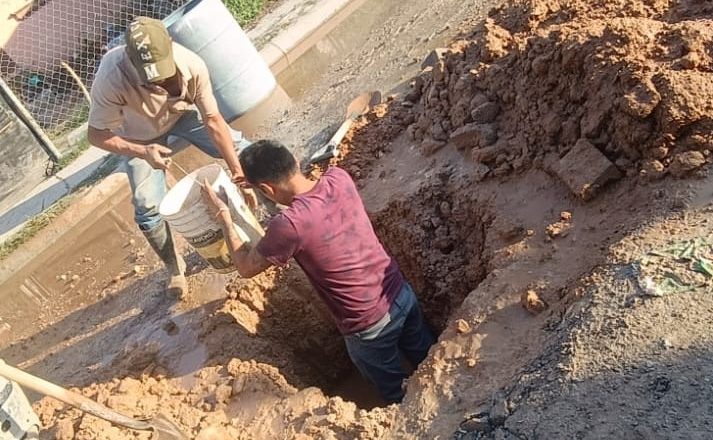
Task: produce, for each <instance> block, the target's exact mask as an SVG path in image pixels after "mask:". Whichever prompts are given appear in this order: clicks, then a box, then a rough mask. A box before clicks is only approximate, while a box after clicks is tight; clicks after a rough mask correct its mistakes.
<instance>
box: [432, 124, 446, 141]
mask: <svg viewBox="0 0 713 440" xmlns="http://www.w3.org/2000/svg"><path fill="white" fill-rule="evenodd" d="M431 136H433V139H435V140H437V141H444V142H445V141H446V140H448V135H447V134H446V131H445V130H444V129H443V126H442V125H441V123H440V122H436V123H434V124H433V125H432V126H431Z"/></svg>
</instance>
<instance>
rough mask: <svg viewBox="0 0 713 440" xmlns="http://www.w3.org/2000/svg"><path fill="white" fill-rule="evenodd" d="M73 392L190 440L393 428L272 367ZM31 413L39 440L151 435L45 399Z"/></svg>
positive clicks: (384, 414) (382, 414) (248, 366)
mask: <svg viewBox="0 0 713 440" xmlns="http://www.w3.org/2000/svg"><path fill="white" fill-rule="evenodd" d="M79 391H80V392H81V393H82V394H84V395H85V396H87V397H90V398H92V399H95V400H97V401H98V402H99V403H101V404H104V405H107V406H108V407H110V408H112V409H114V410H116V411H120V412H122V413H124V414H126V415H129V416H132V417H136V418H140V417H146V416H155V415H156V414H159V413H160V414H162V415H164V416H166V417H167V418H168V419H170V420H172V421H174V422H175V423H177V424H178V426H179V427H180V428H181V429H183V430H184V432H185V433H186V434H187V435H189V436H190V438H196V439H202V440H208V439H210V440H221V439H226V440H227V439H255V438H297V439H307V438H316V439H319V438H329V439H333V438H354V435H355V433H359V434H360V435H361V436H362V437H367V438H381V437H382V436H383V432H384V431H385V429H386V428H388V426H389V424H390V423H391V422H390V421H389V420H390V417H389V416H388V410H377V411H373V412H372V413H371V414H373V415H374V416H375V417H373V418H371V417H357V416H359V415H360V410H358V409H357V407H356V405H354V404H353V403H348V402H344V401H343V400H342V399H341V398H339V397H336V398H328V397H325V396H324V394H322V392H321V391H319V390H318V389H316V388H306V389H304V390H301V391H297V389H296V388H294V387H293V386H291V385H290V384H288V383H287V381H286V380H285V378H284V376H282V375H281V374H280V373H279V371H278V370H277V369H276V368H275V367H273V366H270V365H266V364H262V363H258V362H255V361H240V360H237V359H234V360H232V361H231V362H229V363H228V364H227V366H225V367H208V368H203V369H201V370H199V371H197V372H196V373H195V374H194V375H192V377H190V378H183V379H168V378H166V377H165V376H157V377H152V376H148V375H143V376H141V377H140V378H138V379H134V378H125V379H122V380H119V379H116V380H113V381H111V382H109V383H104V384H93V385H91V386H89V387H86V388H84V389H82V390H79ZM35 410H36V412H37V413H38V415H39V417H40V420H41V421H42V424H43V425H44V426H46V427H50V428H49V429H47V430H46V431H44V432H43V434H42V436H43V438H47V439H63V440H70V439H77V440H121V439H136V438H138V439H149V438H150V435H149V433H142V432H131V431H129V430H125V429H122V428H117V427H114V426H112V425H111V424H110V423H109V422H106V421H104V420H101V419H97V418H95V417H93V416H89V415H85V414H83V413H81V412H80V411H78V410H76V409H71V408H67V407H65V406H64V405H62V404H60V403H57V402H56V401H53V400H51V399H44V400H42V401H40V402H39V403H37V404H36V405H35ZM361 415H363V414H361ZM357 419H359V420H357ZM377 420H378V421H377ZM347 432H349V433H350V434H349V435H346V433H347ZM298 433H299V434H298ZM335 435H336V436H335Z"/></svg>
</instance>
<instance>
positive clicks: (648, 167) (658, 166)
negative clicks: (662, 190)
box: [640, 159, 666, 180]
mask: <svg viewBox="0 0 713 440" xmlns="http://www.w3.org/2000/svg"><path fill="white" fill-rule="evenodd" d="M665 173H666V168H665V167H664V165H663V164H662V163H661V162H659V161H658V160H655V159H652V160H646V161H644V163H643V164H641V172H640V174H641V175H642V176H643V177H646V178H648V179H652V180H656V179H660V178H662V177H663V176H664V174H665Z"/></svg>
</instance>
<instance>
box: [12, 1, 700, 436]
mask: <svg viewBox="0 0 713 440" xmlns="http://www.w3.org/2000/svg"><path fill="white" fill-rule="evenodd" d="M416 3H421V2H416ZM456 3H457V2H453V3H446V2H429V5H430V6H428V8H435V10H429V12H434V15H433V16H435V17H439V14H435V12H436V11H437V12H439V13H440V14H441V15H440V16H443V15H445V14H447V13H452V14H453V15H451V16H450V17H455V16H458V17H459V19H458V20H457V23H458V24H457V25H453V26H454V28H458V29H460V30H461V31H462V32H461V34H460V35H458V36H457V37H455V36H454V35H453V34H455V30H456V29H448V35H450V36H452V37H454V43H453V44H452V45H451V46H449V47H448V48H446V49H443V50H439V51H437V52H436V53H434V55H433V56H432V57H429V58H430V59H431V63H430V64H431V65H430V66H427V67H425V69H424V70H423V71H422V72H420V73H418V72H414V75H415V76H414V79H413V80H410V81H407V82H406V83H405V84H401V85H398V84H397V83H398V81H396V80H394V81H391V82H389V81H388V80H385V84H389V85H394V87H395V88H394V96H392V97H391V98H390V99H387V101H386V102H385V103H384V104H382V105H380V106H378V107H377V108H375V109H374V110H373V111H372V112H371V113H370V114H368V115H366V116H365V117H363V118H361V119H360V120H359V121H358V122H357V124H355V126H354V127H353V128H352V130H351V131H350V133H349V134H348V135H347V137H346V138H345V141H344V142H343V145H342V146H343V151H344V155H343V156H342V157H340V158H338V159H335V161H334V163H335V164H338V165H339V166H342V167H344V168H345V169H347V170H348V171H349V172H350V173H351V174H352V176H353V177H354V178H355V179H356V180H357V183H358V185H359V188H360V190H361V194H362V198H363V199H364V201H365V204H366V206H367V210H368V211H369V213H370V215H371V217H372V221H373V223H374V226H375V229H376V231H377V234H378V235H379V236H380V238H381V240H382V241H383V243H384V245H385V246H386V247H387V248H388V249H389V250H390V251H391V252H392V253H393V255H394V256H395V257H396V259H397V260H398V261H399V264H400V265H401V268H402V270H403V272H404V274H405V275H406V277H407V278H408V280H409V281H410V282H411V283H412V284H413V286H414V288H415V291H416V292H417V295H418V296H419V299H420V302H421V303H422V305H423V309H424V313H425V315H426V318H427V320H428V322H429V324H430V325H431V326H432V327H433V328H434V330H436V331H437V332H438V334H439V341H438V342H437V344H436V345H435V346H434V347H433V348H432V349H431V351H430V354H429V357H428V358H427V359H426V360H425V361H424V362H423V364H421V366H419V368H418V369H417V370H416V371H415V372H414V374H413V375H412V376H411V378H410V379H409V380H408V384H407V387H408V388H407V394H406V398H405V400H404V402H403V403H402V404H400V405H391V406H387V407H383V406H381V405H380V404H379V402H378V399H376V398H375V397H374V394H373V390H369V389H368V388H366V387H364V385H363V383H360V382H358V379H356V378H355V376H354V370H353V367H352V366H351V365H350V363H349V360H348V358H347V356H346V353H345V350H344V348H343V345H342V342H341V340H340V336H339V335H338V334H337V332H336V329H335V328H334V325H333V324H332V323H331V321H330V320H329V317H328V316H327V314H326V312H325V310H324V309H323V308H322V306H321V304H320V303H319V302H318V301H317V300H316V296H315V294H314V292H312V289H311V287H310V285H309V283H308V282H307V281H306V279H305V277H304V275H303V274H302V273H301V272H300V270H299V269H298V268H296V267H289V268H283V269H280V270H271V271H269V272H267V273H265V274H262V275H260V276H258V277H255V278H254V279H252V280H239V279H236V278H235V277H234V276H225V275H219V274H215V273H212V272H211V271H210V270H209V269H207V268H206V267H205V265H204V264H203V263H202V262H201V261H200V260H199V259H198V258H197V257H195V255H193V254H192V257H191V260H190V261H191V264H190V267H191V274H192V275H191V277H190V282H191V286H192V294H191V297H189V298H186V299H185V300H184V301H183V302H182V303H180V304H173V305H172V303H173V300H171V299H170V298H166V297H165V296H163V295H162V294H161V293H160V283H161V281H162V277H163V274H162V272H160V271H156V270H155V268H156V267H157V266H156V262H155V259H153V256H152V255H146V249H145V247H143V246H142V243H143V242H140V243H141V244H137V243H139V242H138V241H135V242H133V244H131V246H130V248H131V249H132V252H134V254H135V255H134V257H135V261H136V262H138V263H134V264H139V265H141V267H145V268H146V269H144V270H145V271H146V272H145V273H140V274H137V273H134V274H131V275H128V276H124V277H122V276H119V277H118V279H115V280H113V281H111V282H110V283H109V284H108V285H107V287H106V288H104V289H103V290H102V297H103V299H102V300H101V301H99V302H96V303H94V304H92V305H89V306H86V307H84V308H81V309H78V310H75V311H74V312H73V314H71V315H66V314H65V315H64V317H63V319H55V320H54V321H53V323H52V324H48V325H47V327H46V328H44V329H43V330H42V331H40V332H36V333H34V334H33V332H31V331H29V330H28V331H27V332H26V334H27V335H26V336H25V335H21V334H17V335H16V336H15V339H17V340H16V341H15V342H14V343H13V344H10V345H7V346H4V348H3V349H2V351H1V352H0V357H3V358H5V359H7V360H8V361H10V362H12V363H18V364H20V365H22V366H23V367H26V368H29V369H30V370H31V371H35V372H38V373H43V374H46V375H49V376H50V377H51V378H52V379H54V380H57V381H59V382H61V383H64V384H67V385H74V386H77V387H78V390H79V391H80V392H82V393H84V394H85V395H87V396H90V397H92V398H95V399H97V400H98V401H99V402H101V403H105V404H107V405H109V406H110V407H112V408H115V409H118V410H121V411H123V412H125V413H127V414H129V415H132V416H137V417H140V416H152V415H154V414H156V413H159V412H160V413H164V414H166V415H167V416H168V417H169V418H170V419H172V420H174V421H175V422H176V423H178V424H179V425H180V426H181V427H182V428H183V429H184V430H185V431H186V432H187V433H189V434H190V435H191V437H193V438H198V439H218V438H245V439H253V438H295V439H308V438H323V439H352V438H363V439H377V438H406V439H421V438H441V439H442V438H454V439H479V438H493V439H538V438H546V439H558V438H562V439H570V438H581V439H605V438H606V439H609V438H622V439H625V438H626V439H629V438H634V439H636V438H641V439H655V438H662V439H663V438H688V439H690V438H701V439H704V438H709V437H710V436H711V432H712V431H713V429H712V428H711V427H710V426H709V423H708V421H707V419H708V417H707V415H708V414H710V412H711V411H713V404H712V403H711V402H713V392H712V391H711V390H712V388H711V387H710V383H709V382H710V380H709V377H710V376H711V373H713V358H712V357H711V348H712V347H713V346H712V345H711V343H712V342H713V341H712V339H711V336H710V325H709V324H708V323H709V322H710V320H711V318H713V303H712V301H713V299H712V298H713V297H711V295H710V293H711V292H713V272H711V271H712V270H713V267H712V266H711V261H713V232H712V228H711V219H712V214H713V173H711V170H710V167H709V166H708V163H709V162H710V157H711V156H710V154H711V153H710V151H711V149H712V148H713V144H711V142H712V141H713V138H710V129H711V128H712V127H711V121H713V107H712V106H711V104H710V102H713V99H712V98H713V89H711V88H710V84H712V82H711V80H712V79H713V73H712V72H711V70H712V69H713V46H711V45H710V41H711V40H712V38H711V37H713V35H711V26H710V25H711V20H712V19H713V8H712V7H710V6H709V5H708V3H707V2H702V1H690V2H669V1H665V0H636V1H628V2H619V1H615V2H611V1H609V2H604V1H601V2H598V1H597V2H584V1H568V2H559V1H556V0H528V1H515V2H509V3H506V4H504V5H502V6H501V7H500V8H498V9H495V10H493V11H491V13H490V14H489V16H488V18H487V19H485V20H482V17H480V16H479V15H478V14H476V13H474V12H473V11H472V10H469V9H467V10H466V11H460V10H459V8H462V5H458V4H456ZM417 6H418V7H426V6H425V5H424V4H420V5H408V6H400V7H403V8H407V12H408V13H404V14H402V17H412V16H411V15H409V14H410V13H411V12H414V11H413V10H411V9H408V8H415V7H417ZM414 13H415V12H414ZM415 14H416V15H413V18H406V19H402V20H403V21H401V22H398V23H394V22H393V21H392V20H387V24H388V25H392V26H391V27H385V28H383V29H381V30H380V31H379V32H377V33H375V34H374V35H372V36H369V37H368V38H367V39H366V40H367V43H366V44H365V45H364V46H363V47H362V48H360V49H359V50H357V51H356V52H355V53H353V54H349V55H347V56H346V57H345V60H343V61H341V62H340V63H337V64H338V65H335V66H332V67H331V68H330V69H332V70H330V72H329V73H334V72H339V71H342V72H343V71H344V69H346V71H348V72H350V73H349V74H348V75H347V76H352V75H353V76H356V77H359V78H361V80H360V81H356V84H357V85H358V86H364V87H368V86H369V85H370V84H371V83H370V82H369V81H371V77H370V72H368V71H367V70H358V69H357V68H356V67H355V66H357V65H358V61H359V60H364V59H369V60H371V59H372V57H373V59H374V60H376V62H377V63H379V64H378V65H379V66H381V67H382V68H383V69H385V70H388V71H389V72H391V73H389V75H388V76H389V77H390V78H392V79H393V78H396V77H398V75H399V74H403V73H400V72H405V71H408V69H407V68H410V69H416V70H417V67H418V66H414V65H413V63H411V64H408V61H406V62H405V64H406V65H400V64H397V65H398V66H399V68H395V67H393V66H391V70H389V69H388V68H387V67H388V66H390V65H391V62H392V61H393V60H391V59H390V58H389V55H390V54H392V53H394V54H395V53H398V48H394V47H391V46H390V45H384V44H385V43H384V44H382V43H383V41H386V40H385V39H386V38H389V37H390V36H394V37H395V36H396V35H400V34H402V33H403V32H412V31H414V30H415V29H416V28H415V27H410V26H413V25H414V23H417V22H419V20H421V19H423V17H424V15H419V13H415ZM394 20H395V19H394ZM430 23H431V26H430V29H440V27H439V26H436V25H434V21H431V22H430ZM394 24H398V25H396V26H394ZM402 28H403V30H400V29H402ZM401 38H404V39H401ZM431 38H432V37H431ZM398 41H400V42H406V41H409V39H408V38H405V37H403V35H402V36H400V37H399V39H398ZM382 47H383V48H384V51H386V52H385V54H384V53H381V54H379V52H378V49H379V48H382ZM403 47H408V44H406V43H404V46H403ZM403 47H402V48H403ZM406 58H408V56H407V57H406ZM352 68H354V69H356V70H352ZM354 72H356V73H354ZM397 72H398V73H397ZM371 75H373V72H372V73H371ZM355 87H356V85H354V84H347V83H346V82H342V83H338V84H331V85H329V84H319V85H317V86H315V87H314V88H313V90H311V91H310V93H308V94H307V95H305V97H304V98H303V99H302V101H300V102H298V103H296V104H295V107H293V109H292V110H290V113H291V114H289V115H287V116H280V117H278V118H276V119H275V120H273V121H272V122H271V125H270V126H269V131H265V133H269V135H270V136H271V137H273V136H274V137H277V138H284V139H288V140H289V141H290V142H294V143H298V144H300V145H303V146H304V148H303V149H302V148H297V149H296V150H297V151H298V152H302V153H305V152H306V151H307V150H309V149H311V148H314V147H315V146H317V145H318V144H319V143H320V142H321V141H322V140H323V138H324V137H325V134H328V133H329V130H325V131H324V132H323V133H321V134H319V135H317V136H313V137H312V138H311V139H310V138H309V135H308V134H307V133H308V130H307V129H306V128H305V127H307V128H309V124H314V125H313V126H317V124H318V123H319V121H320V118H322V120H324V118H325V115H328V114H331V113H330V110H329V109H330V108H336V107H337V106H338V104H339V103H338V102H337V100H335V99H333V98H334V96H335V94H339V93H344V94H345V96H349V94H350V93H351V92H353V91H354V90H352V88H355ZM327 90H329V92H327ZM326 102H329V105H326V104H325V103H326ZM323 104H325V105H323ZM320 106H322V108H321V110H320ZM335 114H336V113H335ZM295 115H301V118H299V120H298V119H297V118H295ZM330 122H331V121H330ZM321 170H322V169H320V168H315V169H314V170H313V173H314V175H315V176H318V175H319V173H320V172H321ZM124 239H125V240H129V236H128V235H127V236H126V237H124ZM132 240H133V239H132ZM132 261H133V260H132ZM139 272H140V271H139ZM69 279H70V280H71V275H70V278H69ZM77 321H81V322H82V328H84V330H83V331H84V333H82V331H80V327H79V326H78V324H76V322H77ZM75 333H76V334H75ZM355 390H356V392H355ZM35 409H36V410H37V411H38V413H39V414H40V417H41V419H42V423H43V425H44V427H45V431H44V433H43V436H44V437H43V438H59V439H72V438H77V439H95V438H98V439H101V438H106V439H123V438H127V439H128V438H148V437H147V436H146V435H144V434H135V433H130V432H128V431H125V430H123V429H119V428H113V427H111V426H109V425H108V424H107V423H105V422H103V421H100V420H98V419H96V418H93V417H91V416H86V415H82V414H81V413H80V412H78V411H77V410H73V409H69V408H66V407H65V406H63V405H60V404H57V403H56V402H54V401H51V400H49V399H42V400H40V401H38V402H37V403H36V404H35Z"/></svg>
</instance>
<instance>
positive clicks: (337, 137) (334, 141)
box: [327, 115, 358, 148]
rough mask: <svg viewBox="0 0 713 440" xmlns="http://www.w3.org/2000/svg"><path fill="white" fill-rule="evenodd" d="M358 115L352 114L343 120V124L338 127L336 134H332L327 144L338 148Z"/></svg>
mask: <svg viewBox="0 0 713 440" xmlns="http://www.w3.org/2000/svg"><path fill="white" fill-rule="evenodd" d="M357 117H358V115H357V116H350V117H349V118H347V119H346V120H345V121H344V122H342V125H340V126H339V128H338V129H337V132H336V133H334V136H332V137H331V138H330V139H329V142H327V145H330V146H331V147H332V148H337V147H338V146H339V144H340V143H341V142H342V139H344V136H345V135H346V134H347V132H348V131H349V128H351V126H352V124H353V123H354V121H356V119H357Z"/></svg>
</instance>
